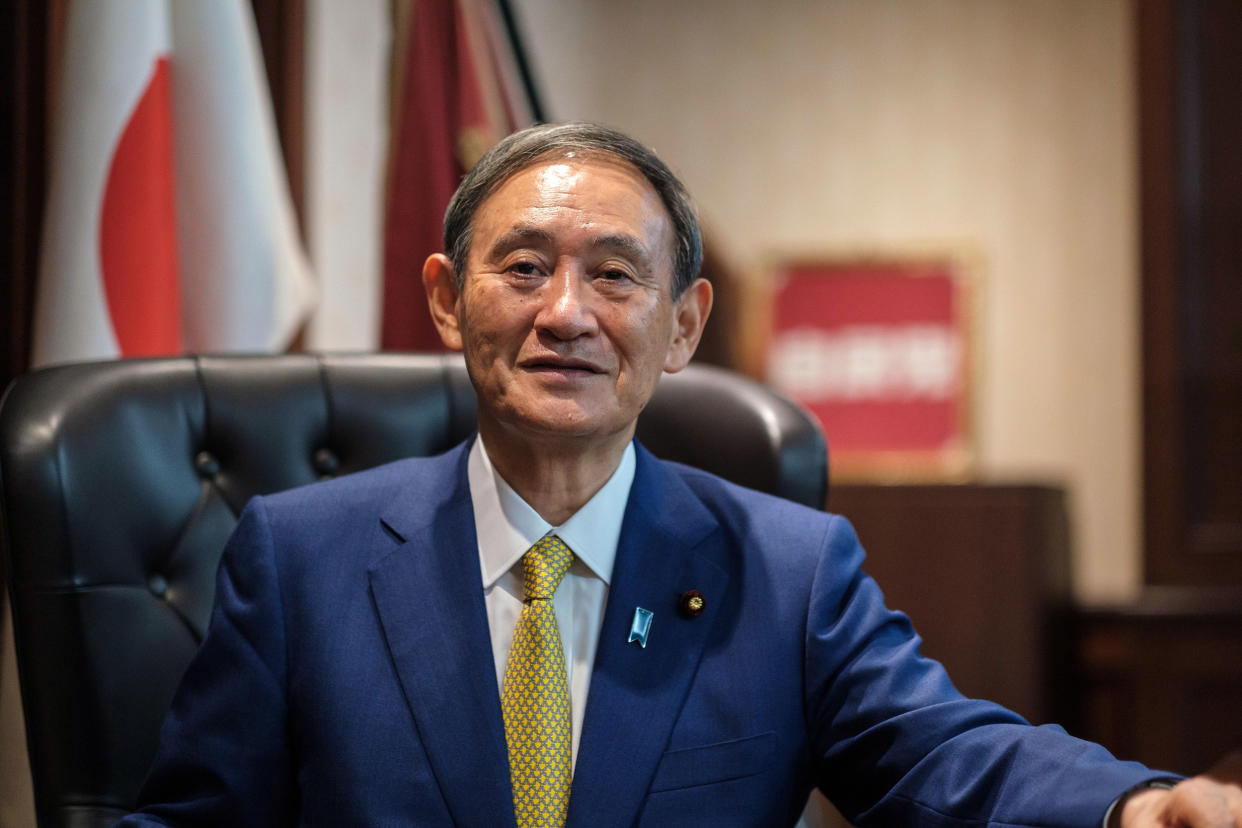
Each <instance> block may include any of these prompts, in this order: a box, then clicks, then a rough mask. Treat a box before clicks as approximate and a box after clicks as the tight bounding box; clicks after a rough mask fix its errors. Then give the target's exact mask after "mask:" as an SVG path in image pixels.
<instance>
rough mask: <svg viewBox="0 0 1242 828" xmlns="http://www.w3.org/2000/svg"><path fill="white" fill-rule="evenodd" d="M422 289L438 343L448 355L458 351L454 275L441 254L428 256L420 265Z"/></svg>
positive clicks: (455, 280)
mask: <svg viewBox="0 0 1242 828" xmlns="http://www.w3.org/2000/svg"><path fill="white" fill-rule="evenodd" d="M423 288H424V289H425V290H426V291H427V306H428V307H429V308H430V309H431V321H432V322H435V323H436V330H437V331H438V332H439V334H440V341H441V342H443V343H444V346H445V347H446V348H448V349H449V350H451V351H460V350H461V328H460V327H459V326H458V323H457V300H458V295H459V291H458V289H457V275H456V274H455V273H454V271H453V263H452V262H451V261H449V257H448V256H445V255H444V254H443V253H432V254H431V255H430V256H428V257H427V261H425V262H423Z"/></svg>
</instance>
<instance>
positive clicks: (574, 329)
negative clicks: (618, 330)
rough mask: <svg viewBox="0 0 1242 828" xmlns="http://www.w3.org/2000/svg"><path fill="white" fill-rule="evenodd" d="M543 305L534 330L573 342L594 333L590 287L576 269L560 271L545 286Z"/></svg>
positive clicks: (569, 266) (574, 266) (581, 273)
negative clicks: (572, 340)
mask: <svg viewBox="0 0 1242 828" xmlns="http://www.w3.org/2000/svg"><path fill="white" fill-rule="evenodd" d="M542 298H543V303H542V307H541V308H540V310H539V315H538V317H536V319H535V325H536V327H537V328H539V329H540V330H543V331H547V332H548V333H549V334H551V335H552V336H555V337H556V338H557V339H563V340H568V339H576V338H578V337H580V336H584V335H589V334H591V333H592V332H594V331H595V329H596V320H595V313H594V310H593V308H592V306H591V295H590V287H589V286H588V285H587V280H586V278H585V273H584V272H583V270H582V268H581V267H579V266H577V265H567V266H563V267H559V268H557V270H556V273H555V274H553V276H552V278H551V279H549V280H548V281H547V283H546V284H544V290H543V297H542Z"/></svg>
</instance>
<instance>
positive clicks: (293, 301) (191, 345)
mask: <svg viewBox="0 0 1242 828" xmlns="http://www.w3.org/2000/svg"><path fill="white" fill-rule="evenodd" d="M64 55H65V64H64V66H63V68H62V78H61V80H62V84H61V90H60V97H59V99H58V107H57V112H56V134H55V143H54V145H53V149H52V157H51V161H50V165H51V169H52V179H51V184H50V189H49V195H48V203H47V213H46V215H45V219H44V236H43V247H42V256H41V262H40V277H39V286H38V292H37V298H36V310H35V326H34V353H33V359H32V362H33V365H34V366H36V367H37V366H39V365H45V364H48V363H53V362H62V361H72V360H81V359H94V358H109V357H129V356H145V355H151V354H169V353H179V352H182V351H274V350H282V349H284V348H285V347H286V346H287V345H288V343H289V340H290V339H291V338H292V337H293V335H294V334H295V333H296V331H297V328H298V326H299V325H300V324H301V321H302V320H303V319H304V318H305V316H306V315H307V313H309V311H310V309H311V307H312V306H313V304H314V296H315V289H314V283H313V281H312V278H311V274H310V268H309V265H308V264H307V261H306V256H305V253H304V251H303V249H302V246H301V242H300V240H299V238H298V234H297V227H296V224H295V222H294V216H293V209H292V205H291V203H290V200H289V193H288V183H287V180H286V178H285V173H284V167H283V165H282V163H281V159H280V153H279V148H278V145H277V140H276V133H275V125H274V119H273V116H272V107H271V101H270V96H269V95H268V92H267V88H266V82H265V76H264V73H263V67H262V62H261V58H260V53H259V46H258V40H257V35H256V32H255V27H254V19H253V16H252V13H251V11H250V8H249V6H248V5H247V4H245V2H244V0H212V2H196V0H77V2H71V4H70V7H69V9H68V17H67V20H66V31H65V48H64Z"/></svg>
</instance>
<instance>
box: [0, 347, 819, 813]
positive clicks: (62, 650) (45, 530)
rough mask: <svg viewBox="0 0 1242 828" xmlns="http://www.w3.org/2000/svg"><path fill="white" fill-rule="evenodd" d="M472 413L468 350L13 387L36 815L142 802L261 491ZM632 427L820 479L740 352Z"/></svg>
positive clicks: (204, 362) (656, 439) (686, 456)
mask: <svg viewBox="0 0 1242 828" xmlns="http://www.w3.org/2000/svg"><path fill="white" fill-rule="evenodd" d="M474 414H475V400H474V391H473V389H472V388H471V386H470V383H469V380H468V378H467V376H466V372H465V368H464V366H463V364H462V362H461V360H460V358H458V357H455V356H441V355H396V354H382V355H356V356H314V355H289V356H276V357H183V358H170V359H152V360H133V361H122V362H108V363H94V364H82V365H69V366H63V367H57V368H50V369H46V370H43V371H38V372H35V373H32V374H28V375H26V376H24V377H21V378H19V379H18V380H17V381H16V382H15V383H14V384H13V385H12V386H11V387H10V389H9V391H8V392H7V394H6V396H5V397H4V399H3V401H2V402H0V507H2V509H0V514H2V516H3V529H4V532H3V541H4V551H5V553H6V554H5V558H6V572H7V576H8V584H9V590H10V595H11V597H12V607H13V615H14V631H15V639H16V649H17V659H18V666H19V674H20V680H21V687H22V701H23V707H24V712H25V717H26V728H27V743H28V747H29V753H30V763H31V771H32V774H33V777H34V784H35V800H36V807H37V810H38V815H39V823H40V825H44V826H70V825H72V826H88V825H106V824H110V822H111V821H112V820H113V819H115V818H116V817H117V816H119V815H121V814H122V813H124V812H125V811H126V810H128V808H129V807H130V806H131V805H132V803H133V802H134V800H135V798H136V796H137V792H138V787H139V785H140V784H141V782H142V780H143V778H144V776H145V775H146V771H147V767H148V765H149V764H150V762H151V759H152V757H153V756H154V753H155V746H156V740H157V736H158V732H159V726H160V722H161V721H162V719H163V716H164V712H165V711H166V710H167V708H168V705H169V703H170V702H171V700H172V695H173V691H174V690H175V688H176V686H177V683H178V681H179V679H180V677H181V674H182V672H183V671H184V670H185V668H186V666H187V664H188V663H189V661H190V658H191V657H192V656H193V654H194V651H195V649H196V648H197V646H198V643H199V641H200V640H201V639H202V636H203V633H204V630H205V628H206V624H207V621H208V617H209V614H210V610H211V603H212V596H213V591H214V578H215V570H216V565H217V562H218V559H219V556H220V552H221V550H222V549H223V546H224V542H225V540H226V538H227V537H228V535H229V533H230V532H231V531H232V529H233V525H234V523H235V522H236V519H237V515H238V513H239V512H240V510H241V508H242V506H243V505H245V503H246V501H247V500H248V499H249V498H250V497H252V496H253V495H256V494H263V493H269V492H274V491H278V490H281V489H287V488H290V487H293V486H298V485H302V484H305V483H310V482H313V481H315V480H317V479H320V478H323V477H329V476H333V475H339V474H344V473H347V472H352V471H357V470H360V469H365V468H368V467H370V466H374V465H377V464H380V463H384V462H387V461H390V460H396V459H399V458H401V457H407V456H413V455H431V454H437V453H439V452H442V451H445V450H447V449H448V448H450V447H452V446H453V445H455V444H456V443H458V442H460V441H461V440H462V439H464V438H465V437H467V436H468V435H469V434H470V433H471V432H472V431H473V429H474ZM638 430H639V438H640V439H641V440H642V441H643V442H644V444H645V445H647V447H648V448H650V449H651V450H652V451H653V452H654V453H656V454H657V455H660V456H663V457H666V458H669V459H675V460H681V461H683V462H687V463H690V464H693V465H697V466H700V467H702V468H706V469H708V470H710V471H714V472H716V473H718V474H721V475H722V476H724V477H727V478H730V479H733V480H736V481H738V482H741V483H743V484H746V485H749V486H752V487H754V488H759V489H763V490H766V491H770V492H773V493H777V494H781V495H783V496H785V497H789V498H791V499H793V500H798V501H801V502H803V503H807V504H809V505H812V506H815V507H820V506H822V505H823V503H824V501H825V498H826V495H827V451H826V448H825V445H824V441H823V437H822V435H821V434H820V431H819V429H818V427H817V426H816V425H815V424H814V423H813V422H812V421H811V419H810V418H809V417H808V416H807V415H806V414H805V413H804V412H802V411H801V410H800V409H798V408H797V407H796V406H794V405H793V404H792V403H790V402H789V401H787V400H785V399H783V398H782V397H779V396H778V395H776V394H774V393H773V392H771V391H769V390H767V389H766V388H764V387H763V386H760V385H758V384H756V383H754V382H751V381H749V380H746V379H744V378H742V377H740V376H737V375H735V374H731V373H729V372H726V371H722V370H720V369H714V368H705V367H696V366H692V367H691V368H689V369H687V370H686V371H684V372H683V373H681V374H677V375H674V376H671V377H666V378H665V379H664V380H663V381H662V383H661V385H660V387H659V390H658V391H657V393H656V397H655V399H653V400H652V402H651V403H650V405H649V406H648V409H647V411H645V412H644V413H643V415H642V418H641V419H640V421H639V429H638ZM0 646H2V645H0Z"/></svg>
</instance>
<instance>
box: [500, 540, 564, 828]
mask: <svg viewBox="0 0 1242 828" xmlns="http://www.w3.org/2000/svg"><path fill="white" fill-rule="evenodd" d="M573 560H574V553H573V552H572V551H570V549H569V547H568V546H566V545H565V544H564V542H563V541H562V540H561V539H560V538H558V537H556V536H555V535H548V536H546V537H544V538H543V539H542V540H540V541H539V542H538V543H536V544H535V545H534V546H532V547H531V548H530V549H529V550H527V552H526V554H525V555H524V556H522V572H523V575H522V581H523V583H524V585H525V587H526V605H525V606H524V607H522V614H521V615H520V616H518V622H517V626H516V627H515V628H514V629H513V645H512V646H511V647H510V648H509V661H508V663H506V664H505V681H504V689H503V690H502V691H501V694H500V708H501V712H502V714H503V715H504V720H505V740H506V741H507V742H508V744H509V776H510V779H511V781H512V783H513V810H514V813H515V815H516V816H517V824H518V828H536V826H538V828H544V827H545V826H549V827H550V826H555V828H560V827H561V826H563V825H564V824H565V813H566V811H567V810H568V808H569V760H570V754H571V747H570V720H569V687H568V683H567V681H566V674H565V650H564V649H563V648H562V647H561V633H560V630H559V629H558V628H557V626H556V611H555V610H554V609H553V607H552V596H553V595H555V594H556V588H557V586H559V585H560V583H561V579H562V578H564V577H565V573H566V572H568V571H569V565H570V564H571V563H573Z"/></svg>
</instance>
